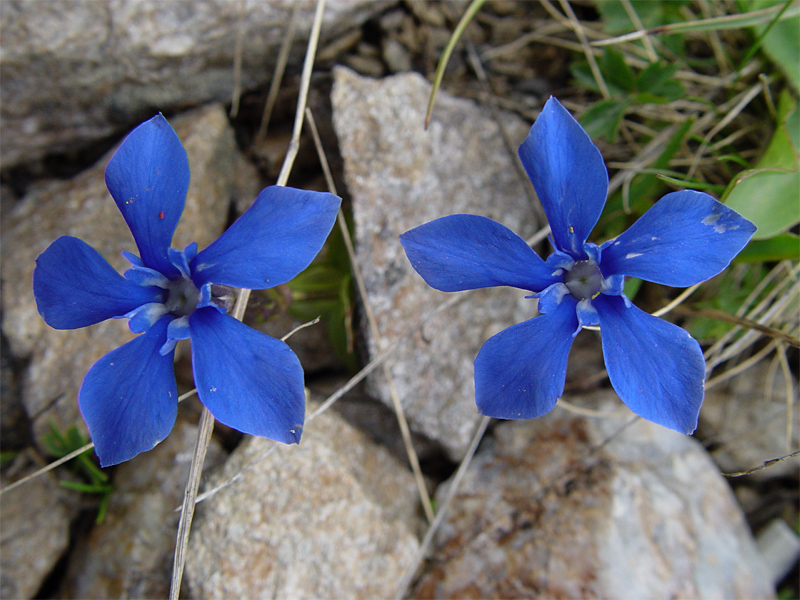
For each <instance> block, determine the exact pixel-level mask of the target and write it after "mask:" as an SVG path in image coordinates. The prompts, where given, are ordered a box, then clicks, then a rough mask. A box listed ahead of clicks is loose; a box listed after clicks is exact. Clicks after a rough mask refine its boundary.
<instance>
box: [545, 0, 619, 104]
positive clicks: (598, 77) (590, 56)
mask: <svg viewBox="0 0 800 600" xmlns="http://www.w3.org/2000/svg"><path fill="white" fill-rule="evenodd" d="M559 2H560V3H561V8H563V9H564V12H565V13H567V16H568V17H569V23H570V25H571V26H572V29H573V31H575V35H577V36H578V40H580V43H581V49H582V50H583V54H584V55H585V56H586V60H587V61H588V62H589V68H590V69H591V71H592V76H593V77H594V80H595V82H596V83H597V87H598V88H600V93H601V94H602V95H603V98H604V99H606V100H607V99H609V98H611V93H610V92H609V91H608V86H607V85H606V82H605V79H603V74H602V73H601V72H600V67H599V66H598V65H597V60H596V59H595V57H594V52H593V51H592V48H591V46H590V45H589V39H588V38H587V37H586V31H585V30H584V28H583V26H582V25H581V23H580V21H578V17H576V16H575V12H574V11H573V10H572V6H570V4H569V2H567V0H559ZM543 6H544V7H545V8H547V9H548V12H550V10H551V8H552V7H550V2H549V0H547V1H546V2H545V3H544V4H543ZM548 7H549V8H548ZM552 10H553V11H555V9H552ZM555 12H558V11H555ZM551 14H552V12H551Z"/></svg>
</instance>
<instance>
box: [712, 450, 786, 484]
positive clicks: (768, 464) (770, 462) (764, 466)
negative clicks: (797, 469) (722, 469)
mask: <svg viewBox="0 0 800 600" xmlns="http://www.w3.org/2000/svg"><path fill="white" fill-rule="evenodd" d="M795 456H800V450H795V451H794V452H791V453H790V454H787V455H786V456H781V457H778V458H773V459H772V460H768V461H766V462H764V463H763V464H762V465H761V466H758V467H754V468H752V469H748V470H747V471H737V472H736V473H723V475H724V476H725V477H742V476H743V475H750V474H751V473H757V472H758V471H763V470H764V469H767V468H769V467H772V466H773V465H777V464H778V463H780V462H783V461H785V460H786V459H787V458H793V457H795Z"/></svg>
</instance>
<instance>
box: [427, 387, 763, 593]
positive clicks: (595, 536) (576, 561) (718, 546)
mask: <svg viewBox="0 0 800 600" xmlns="http://www.w3.org/2000/svg"><path fill="white" fill-rule="evenodd" d="M605 398H606V399H607V402H609V403H614V404H615V405H617V406H618V400H616V399H615V398H616V396H614V394H613V393H610V392H609V393H607V395H606V396H605ZM628 420H630V417H625V418H621V419H616V418H614V419H612V418H607V419H597V418H595V419H588V418H585V417H578V416H575V415H572V414H570V413H566V412H564V411H563V410H560V409H558V408H557V409H556V410H555V411H554V412H552V413H550V414H549V415H546V416H544V417H540V418H539V419H536V420H533V421H513V422H506V423H503V424H501V425H499V426H497V428H496V429H495V430H494V435H493V441H492V442H491V443H487V444H485V445H484V447H483V448H482V450H481V452H480V453H479V454H478V455H477V456H476V457H475V460H474V462H473V463H472V464H471V465H470V468H469V471H468V473H467V475H466V477H465V478H464V481H463V482H462V483H461V487H460V489H459V491H458V493H457V494H456V497H455V500H454V502H453V504H452V505H451V508H450V512H449V513H448V515H447V516H446V518H445V523H444V524H443V526H442V528H441V530H440V531H439V534H438V537H437V541H436V549H435V552H434V554H433V556H432V557H431V560H430V562H429V563H428V568H427V570H426V571H425V572H424V573H423V575H422V577H421V579H420V581H419V583H418V585H417V587H416V589H415V591H414V593H413V596H414V597H416V598H576V599H577V598H580V599H584V598H654V599H655V598H664V599H668V598H772V597H774V591H773V589H772V586H771V583H770V581H769V576H768V574H767V571H766V569H765V568H764V565H763V564H762V562H761V557H760V555H759V554H758V552H757V550H756V547H755V543H754V540H753V538H752V536H751V534H750V531H749V529H748V528H747V525H746V523H745V521H744V516H743V514H742V511H741V509H740V508H739V506H738V505H737V504H736V501H735V500H734V497H733V494H732V492H731V490H730V488H729V487H728V484H727V483H726V482H725V480H724V479H723V477H722V476H721V475H720V473H719V471H718V469H717V468H716V466H715V465H714V463H713V462H712V460H711V458H710V457H709V455H708V454H707V453H706V452H705V450H703V448H702V447H701V446H700V445H699V444H698V443H697V442H696V441H695V440H694V439H692V438H690V437H686V436H682V435H680V434H677V433H675V432H673V431H670V430H667V429H664V428H661V427H659V426H657V425H653V424H651V423H648V422H646V421H643V420H641V419H638V420H637V421H636V422H635V423H633V424H632V425H630V426H629V427H627V428H626V429H624V431H622V432H621V433H619V434H618V435H615V433H618V432H619V431H620V429H621V428H622V426H623V425H624V424H625V422H626V421H628ZM606 440H610V441H609V442H608V443H607V444H606V445H603V443H604V442H605V441H606Z"/></svg>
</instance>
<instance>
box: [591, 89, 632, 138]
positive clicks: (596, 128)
mask: <svg viewBox="0 0 800 600" xmlns="http://www.w3.org/2000/svg"><path fill="white" fill-rule="evenodd" d="M627 108H628V101H627V100H620V99H615V98H610V99H608V100H600V101H599V102H595V103H594V104H593V105H592V106H591V107H590V108H589V110H587V111H586V112H585V113H583V115H581V118H580V122H581V125H582V126H583V128H584V129H585V130H586V133H588V134H589V137H591V138H592V139H597V138H599V137H603V138H605V139H607V140H608V141H610V142H615V141H616V140H617V131H618V130H619V124H620V123H621V122H622V117H623V116H624V115H625V111H626V110H627Z"/></svg>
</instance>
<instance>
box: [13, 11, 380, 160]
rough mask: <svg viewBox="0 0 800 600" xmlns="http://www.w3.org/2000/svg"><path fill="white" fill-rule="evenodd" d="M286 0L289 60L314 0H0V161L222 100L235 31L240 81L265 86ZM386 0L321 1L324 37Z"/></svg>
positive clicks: (300, 49)
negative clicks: (294, 15)
mask: <svg viewBox="0 0 800 600" xmlns="http://www.w3.org/2000/svg"><path fill="white" fill-rule="evenodd" d="M295 2H298V3H300V4H301V9H300V13H299V15H298V21H297V35H296V46H295V49H294V51H293V52H292V58H291V62H292V64H293V65H297V64H299V63H300V61H302V57H303V54H304V46H305V43H306V41H307V39H308V35H309V32H310V30H311V24H312V21H313V15H314V8H315V5H316V1H315V0H269V1H253V0H250V1H248V0H242V1H241V2H231V1H230V0H201V1H195V2H184V1H181V0H167V1H153V0H109V1H108V2H74V1H71V0H54V1H48V2H25V1H13V0H6V1H4V2H0V39H2V42H1V43H0V78H2V80H3V85H2V88H0V127H2V130H3V145H2V149H1V150H0V164H2V165H3V167H8V166H10V165H13V164H15V163H18V162H22V161H27V160H32V159H35V158H38V157H40V156H42V155H44V154H46V153H50V152H63V151H65V150H70V149H74V148H75V147H76V146H80V145H81V144H85V143H87V142H90V141H94V140H98V139H102V138H104V137H107V136H109V135H113V134H115V133H119V132H121V131H124V130H125V129H127V128H130V127H131V126H133V125H134V124H135V123H136V122H138V121H139V120H142V119H144V118H147V117H148V116H149V115H150V114H151V113H152V112H155V111H157V110H164V111H166V110H175V109H180V108H186V107H190V106H194V105H197V104H201V103H204V102H209V101H227V100H229V99H230V98H231V94H232V91H233V87H234V69H233V63H234V52H235V49H236V37H237V33H238V32H241V36H242V38H241V39H242V42H243V43H242V44H241V49H242V79H241V83H242V87H243V89H245V90H246V89H251V88H253V87H255V86H258V85H262V84H264V83H265V82H266V81H267V79H268V77H269V76H270V73H272V71H273V70H274V65H275V60H276V57H277V54H278V48H279V46H280V44H281V42H282V40H283V37H284V36H285V33H286V29H287V24H288V22H289V18H290V15H291V12H292V7H293V5H294V4H295ZM389 3H390V2H389V0H377V1H376V0H328V2H327V5H326V11H325V21H324V24H323V29H322V31H323V34H322V36H323V41H324V40H325V39H331V38H332V37H334V36H336V35H337V34H340V33H341V32H342V31H344V30H346V29H349V28H353V27H357V26H358V24H359V23H361V22H362V21H363V20H364V19H366V18H368V17H369V16H371V15H373V14H375V13H377V12H379V11H381V10H382V9H383V8H385V7H386V6H387V5H388V4H389Z"/></svg>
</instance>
